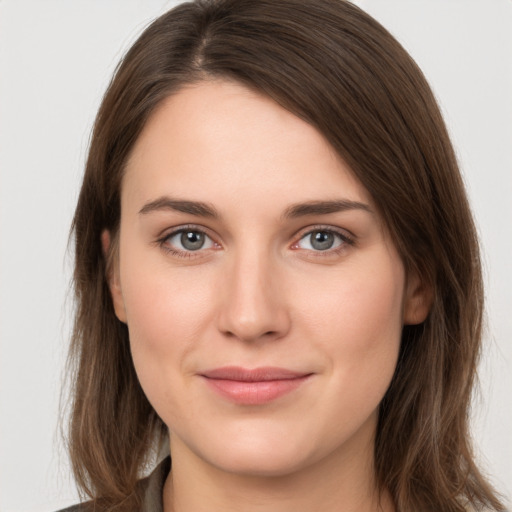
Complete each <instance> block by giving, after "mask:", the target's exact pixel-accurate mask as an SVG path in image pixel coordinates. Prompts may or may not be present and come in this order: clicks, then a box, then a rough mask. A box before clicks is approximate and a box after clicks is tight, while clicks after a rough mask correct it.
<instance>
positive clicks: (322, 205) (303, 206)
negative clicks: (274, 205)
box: [283, 199, 373, 219]
mask: <svg viewBox="0 0 512 512" xmlns="http://www.w3.org/2000/svg"><path fill="white" fill-rule="evenodd" d="M347 210H362V211H365V212H368V213H373V211H372V209H371V208H370V206H369V205H367V204H366V203H361V202H359V201H351V200H349V199H336V200H333V201H309V202H306V203H298V204H293V205H291V206H289V207H288V208H286V210H285V211H284V213H283V217H284V218H286V219H295V218H297V217H305V216H307V215H327V214H329V213H338V212H344V211H347Z"/></svg>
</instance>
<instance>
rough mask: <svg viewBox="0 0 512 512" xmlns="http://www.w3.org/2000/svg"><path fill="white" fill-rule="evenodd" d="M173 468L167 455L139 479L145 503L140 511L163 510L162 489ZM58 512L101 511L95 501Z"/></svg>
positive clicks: (154, 511)
mask: <svg viewBox="0 0 512 512" xmlns="http://www.w3.org/2000/svg"><path fill="white" fill-rule="evenodd" d="M170 469H171V458H170V457H166V458H165V459H164V460H163V461H161V462H160V464H158V466H157V467H156V468H155V469H154V470H153V472H152V473H151V474H150V475H149V476H147V477H146V478H143V479H142V480H139V482H138V484H137V485H138V488H139V489H140V491H141V494H142V499H143V505H142V509H141V511H140V512H162V510H163V503H162V491H163V486H164V483H165V479H166V478H167V475H168V474H169V471H170ZM57 512H99V508H98V506H97V505H96V506H95V504H94V502H93V501H86V502H84V503H78V504H76V505H72V506H71V507H68V508H63V509H61V510H58V511H57Z"/></svg>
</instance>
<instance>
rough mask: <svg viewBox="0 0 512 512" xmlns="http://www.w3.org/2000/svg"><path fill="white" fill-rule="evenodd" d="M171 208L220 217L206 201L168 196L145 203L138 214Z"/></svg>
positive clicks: (214, 217)
mask: <svg viewBox="0 0 512 512" xmlns="http://www.w3.org/2000/svg"><path fill="white" fill-rule="evenodd" d="M162 210H164V211H165V210H171V211H176V212H181V213H188V214H189V215H195V216H197V217H209V218H212V219H218V218H219V217H220V215H219V213H218V212H217V210H216V209H215V208H214V207H213V206H212V205H211V204H208V203H202V202H200V201H187V200H185V199H172V198H170V197H159V198H158V199H155V200H154V201H150V202H149V203H146V204H145V205H144V206H143V207H142V208H141V209H140V210H139V214H141V215H145V214H147V213H151V212H156V211H162Z"/></svg>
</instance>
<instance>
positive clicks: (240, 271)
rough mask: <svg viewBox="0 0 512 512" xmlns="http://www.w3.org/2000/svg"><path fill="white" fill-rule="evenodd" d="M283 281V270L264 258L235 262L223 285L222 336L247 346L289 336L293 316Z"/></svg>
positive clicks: (220, 314)
mask: <svg viewBox="0 0 512 512" xmlns="http://www.w3.org/2000/svg"><path fill="white" fill-rule="evenodd" d="M281 278H282V269H280V268H279V265H278V264H276V263H273V262H272V261H271V259H270V258H269V257H268V256H266V255H264V254H260V255H257V254H254V253H253V254H251V255H247V257H243V256H241V255H239V257H238V258H234V261H233V262H232V264H231V265H230V267H229V270H228V271H227V273H226V276H225V278H224V279H223V284H222V285H221V286H222V289H223V291H222V294H221V296H222V304H221V306H220V311H219V316H218V328H219V330H220V331H221V332H222V334H223V335H224V336H227V337H231V338H236V339H239V340H241V341H245V342H251V341H257V340H263V339H265V340H271V339H272V340H275V339H279V338H282V337H283V336H285V335H286V334H287V333H288V331H289V329H290V315H289V309H288V307H287V303H286V298H285V290H284V289H283V287H282V286H281V285H282V279H281Z"/></svg>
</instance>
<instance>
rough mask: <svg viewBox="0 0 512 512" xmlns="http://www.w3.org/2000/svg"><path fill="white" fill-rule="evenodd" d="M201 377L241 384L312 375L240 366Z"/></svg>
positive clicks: (227, 367)
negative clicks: (233, 381)
mask: <svg viewBox="0 0 512 512" xmlns="http://www.w3.org/2000/svg"><path fill="white" fill-rule="evenodd" d="M200 375H202V376H203V377H206V378H208V379H218V380H235V381H239V382H264V381H272V380H290V379H297V378H301V377H306V376H308V375H311V374H310V373H308V372H300V371H299V372H298V371H294V370H288V369H286V368H278V367H275V366H265V367H260V368H253V369H248V368H242V367H239V366H224V367H222V368H214V369H212V370H207V371H205V372H201V373H200Z"/></svg>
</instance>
